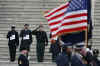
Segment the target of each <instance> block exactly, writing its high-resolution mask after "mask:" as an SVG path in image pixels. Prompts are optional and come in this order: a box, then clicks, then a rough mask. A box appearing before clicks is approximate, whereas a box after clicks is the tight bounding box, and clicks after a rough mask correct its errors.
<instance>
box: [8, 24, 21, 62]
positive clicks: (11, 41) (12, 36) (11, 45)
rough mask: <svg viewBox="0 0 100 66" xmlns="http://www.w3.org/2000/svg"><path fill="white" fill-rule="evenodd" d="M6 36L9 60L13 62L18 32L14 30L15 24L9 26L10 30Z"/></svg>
mask: <svg viewBox="0 0 100 66" xmlns="http://www.w3.org/2000/svg"><path fill="white" fill-rule="evenodd" d="M7 38H8V39H9V41H8V46H9V53H10V61H11V62H14V61H15V58H16V49H17V47H18V45H19V35H18V32H17V31H16V30H15V26H14V25H12V26H11V31H9V32H8V34H7Z"/></svg>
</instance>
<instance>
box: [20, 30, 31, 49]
mask: <svg viewBox="0 0 100 66" xmlns="http://www.w3.org/2000/svg"><path fill="white" fill-rule="evenodd" d="M20 37H22V40H21V46H20V51H21V50H24V49H26V50H28V51H29V49H30V45H31V43H32V34H31V30H21V33H20Z"/></svg>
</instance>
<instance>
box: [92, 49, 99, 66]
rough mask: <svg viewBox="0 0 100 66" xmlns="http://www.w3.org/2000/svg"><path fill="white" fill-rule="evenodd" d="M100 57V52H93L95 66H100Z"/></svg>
mask: <svg viewBox="0 0 100 66" xmlns="http://www.w3.org/2000/svg"><path fill="white" fill-rule="evenodd" d="M98 56H99V50H98V49H94V50H93V66H100V60H99V59H98Z"/></svg>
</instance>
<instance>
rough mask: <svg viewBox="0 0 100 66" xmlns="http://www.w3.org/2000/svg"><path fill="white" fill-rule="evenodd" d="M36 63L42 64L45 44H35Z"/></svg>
mask: <svg viewBox="0 0 100 66" xmlns="http://www.w3.org/2000/svg"><path fill="white" fill-rule="evenodd" d="M36 49H37V51H36V52H37V61H38V62H43V59H44V51H45V43H43V42H38V43H37V47H36Z"/></svg>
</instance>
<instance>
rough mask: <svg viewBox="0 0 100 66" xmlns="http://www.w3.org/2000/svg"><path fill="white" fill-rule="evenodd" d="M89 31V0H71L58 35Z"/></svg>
mask: <svg viewBox="0 0 100 66" xmlns="http://www.w3.org/2000/svg"><path fill="white" fill-rule="evenodd" d="M86 29H87V0H71V1H70V3H69V6H68V8H67V10H66V12H65V15H64V17H63V21H62V22H61V26H60V28H59V29H58V32H57V34H63V33H66V32H67V33H70V32H76V31H83V30H86Z"/></svg>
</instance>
